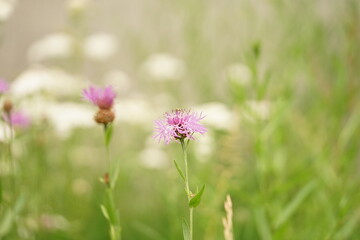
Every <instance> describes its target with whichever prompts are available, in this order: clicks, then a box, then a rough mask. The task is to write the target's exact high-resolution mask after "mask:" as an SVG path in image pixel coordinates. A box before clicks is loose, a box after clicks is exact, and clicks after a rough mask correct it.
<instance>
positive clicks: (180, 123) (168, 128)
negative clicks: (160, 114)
mask: <svg viewBox="0 0 360 240" xmlns="http://www.w3.org/2000/svg"><path fill="white" fill-rule="evenodd" d="M204 117H205V116H203V115H202V114H198V113H195V112H191V111H190V110H184V109H176V110H173V111H172V112H171V113H165V119H161V120H157V121H156V122H155V125H156V126H155V135H154V138H158V139H159V141H161V140H163V141H164V142H165V143H166V144H168V143H170V142H171V141H178V140H181V139H186V138H187V139H194V137H193V134H194V133H200V134H204V133H206V131H207V130H206V127H204V126H203V125H201V124H200V123H199V122H200V120H201V119H203V118H204Z"/></svg>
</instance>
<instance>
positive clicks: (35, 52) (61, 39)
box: [28, 32, 74, 62]
mask: <svg viewBox="0 0 360 240" xmlns="http://www.w3.org/2000/svg"><path fill="white" fill-rule="evenodd" d="M73 48H74V39H73V37H72V36H70V35H69V34H66V33H61V32H59V33H52V34H49V35H46V36H44V37H42V38H41V39H39V40H38V41H36V42H34V43H33V44H32V45H31V46H30V48H29V50H28V59H29V60H30V61H31V62H41V61H44V60H48V59H58V58H68V57H70V56H71V54H72V52H73Z"/></svg>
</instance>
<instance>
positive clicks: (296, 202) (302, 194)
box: [275, 181, 316, 228]
mask: <svg viewBox="0 0 360 240" xmlns="http://www.w3.org/2000/svg"><path fill="white" fill-rule="evenodd" d="M315 187H316V183H315V182H314V181H311V182H309V183H308V184H306V185H305V186H304V187H303V188H302V189H301V190H300V191H299V192H298V194H296V196H295V197H294V199H293V200H291V202H290V203H289V204H288V205H287V206H286V208H285V209H284V211H282V212H281V214H280V215H279V216H278V218H277V219H276V221H275V227H277V228H278V227H280V226H281V225H283V224H284V223H285V222H286V221H287V220H288V219H289V218H290V217H291V216H292V215H293V214H294V213H295V211H296V210H297V209H298V208H299V206H300V205H301V204H302V203H303V202H304V200H305V199H306V197H307V196H309V195H310V193H311V192H312V191H313V190H314V189H315Z"/></svg>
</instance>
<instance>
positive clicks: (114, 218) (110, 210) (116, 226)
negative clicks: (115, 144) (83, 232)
mask: <svg viewBox="0 0 360 240" xmlns="http://www.w3.org/2000/svg"><path fill="white" fill-rule="evenodd" d="M108 127H109V126H108V125H105V126H104V132H105V152H106V153H105V162H106V169H107V172H106V173H105V176H104V183H105V186H106V197H107V199H106V200H107V204H106V207H107V214H108V216H105V217H106V218H107V220H108V221H109V224H110V230H109V234H110V239H111V240H121V227H120V219H119V215H118V212H117V209H116V205H115V201H114V193H113V190H114V186H113V185H114V184H112V181H111V179H112V177H113V176H112V174H111V172H112V171H111V170H112V168H111V161H110V148H109V145H110V144H109V140H107V134H108V133H107V131H108V130H109V129H108Z"/></svg>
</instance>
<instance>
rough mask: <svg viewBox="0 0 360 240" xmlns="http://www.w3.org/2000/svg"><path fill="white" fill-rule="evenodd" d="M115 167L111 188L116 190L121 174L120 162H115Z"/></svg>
mask: <svg viewBox="0 0 360 240" xmlns="http://www.w3.org/2000/svg"><path fill="white" fill-rule="evenodd" d="M115 164H116V165H115V167H114V168H113V169H114V170H113V174H111V184H110V186H111V187H112V188H114V187H115V183H116V181H117V179H118V177H119V172H120V166H119V165H120V164H119V163H118V162H115Z"/></svg>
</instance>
